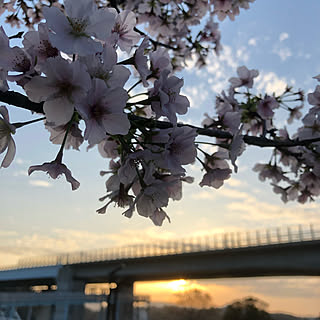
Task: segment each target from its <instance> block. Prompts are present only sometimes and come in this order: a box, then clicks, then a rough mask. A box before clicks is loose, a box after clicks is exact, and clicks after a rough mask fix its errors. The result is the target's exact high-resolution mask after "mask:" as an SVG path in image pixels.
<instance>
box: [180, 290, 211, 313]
mask: <svg viewBox="0 0 320 320" xmlns="http://www.w3.org/2000/svg"><path fill="white" fill-rule="evenodd" d="M175 298H176V304H177V305H179V306H182V307H186V308H196V309H207V308H209V307H210V306H211V305H212V297H211V296H210V294H209V293H207V292H206V291H205V290H202V289H190V290H185V291H182V292H178V293H176V294H175Z"/></svg>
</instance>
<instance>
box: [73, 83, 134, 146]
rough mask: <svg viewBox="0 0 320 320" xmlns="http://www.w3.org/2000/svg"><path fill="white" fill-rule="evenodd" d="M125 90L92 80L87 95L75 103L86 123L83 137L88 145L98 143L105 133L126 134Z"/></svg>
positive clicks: (127, 124) (127, 122)
mask: <svg viewBox="0 0 320 320" xmlns="http://www.w3.org/2000/svg"><path fill="white" fill-rule="evenodd" d="M127 99H128V94H127V92H126V91H125V90H124V89H123V88H120V87H117V88H111V89H110V88H108V87H107V86H106V84H105V82H104V81H102V80H100V79H95V80H93V85H92V89H91V90H90V91H89V93H88V96H87V97H86V98H85V99H84V100H82V101H79V102H78V103H77V104H76V109H77V111H78V112H79V113H80V114H81V116H82V118H83V119H84V121H85V123H86V129H85V132H84V138H85V139H86V140H88V142H89V144H90V145H93V144H98V143H100V142H101V141H102V140H103V139H105V138H106V134H109V135H110V134H111V135H114V134H122V135H124V134H127V133H128V131H129V128H130V122H129V120H128V116H127V115H126V114H125V113H124V111H123V110H124V107H125V105H126V101H127Z"/></svg>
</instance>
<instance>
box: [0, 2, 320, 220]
mask: <svg viewBox="0 0 320 320" xmlns="http://www.w3.org/2000/svg"><path fill="white" fill-rule="evenodd" d="M178 2H179V3H178V5H177V4H175V3H174V2H172V1H169V0H157V1H121V2H118V3H117V4H115V2H105V1H103V0H96V1H92V0H79V1H78V0H65V1H61V2H59V1H50V4H51V6H50V7H48V5H47V3H46V2H45V1H42V0H39V1H38V2H37V3H36V4H35V5H34V6H30V7H28V8H24V9H23V10H22V11H21V12H18V11H16V9H17V8H18V6H19V4H18V2H15V1H10V2H6V3H5V4H4V3H2V7H1V10H2V13H3V10H5V11H7V12H8V11H10V10H11V11H10V12H8V14H9V15H8V16H7V23H10V24H12V25H17V24H20V23H24V24H25V25H26V26H27V27H28V28H29V29H32V28H33V27H34V26H36V25H38V27H37V28H36V27H35V28H34V29H32V30H31V31H29V32H27V33H26V34H25V35H24V36H23V39H22V41H21V42H20V43H21V44H20V45H19V46H13V47H12V46H10V41H11V40H10V39H12V38H19V37H22V35H21V34H17V35H13V36H10V37H8V36H7V35H6V33H5V31H4V29H3V28H2V27H1V28H0V49H1V56H0V101H3V102H4V103H8V104H12V105H14V106H16V107H20V108H24V109H27V110H30V111H32V112H36V113H39V114H44V115H45V118H39V119H36V120H30V121H27V122H20V123H14V124H11V123H10V122H9V115H8V111H7V108H6V107H4V106H3V107H0V113H1V116H0V152H1V153H4V152H5V151H6V155H5V157H4V160H3V161H2V165H1V166H2V167H8V166H9V165H10V164H11V162H12V160H13V158H14V154H15V144H14V141H13V139H12V134H13V133H15V131H16V130H17V129H20V128H21V127H23V126H24V125H26V124H31V123H33V122H36V121H43V120H45V121H44V123H45V125H44V127H45V128H46V129H47V130H48V131H49V133H50V138H49V140H50V142H51V143H53V144H58V145H60V150H59V152H58V155H57V157H56V159H55V160H53V161H51V162H45V163H43V164H42V165H37V166H31V167H30V168H29V174H32V173H33V172H34V171H44V172H47V173H48V174H49V176H51V177H52V178H54V179H56V178H57V177H58V176H60V175H62V174H64V175H65V177H66V179H67V181H68V182H69V183H70V184H71V187H72V189H73V190H75V189H77V188H78V187H79V182H78V181H77V180H75V179H74V178H73V177H72V174H71V171H70V170H69V169H68V168H67V167H66V165H65V164H63V163H62V156H63V152H64V150H66V149H75V150H79V149H80V146H81V145H82V144H83V142H84V140H85V141H87V142H88V144H87V149H90V148H92V149H93V150H92V151H98V153H99V154H100V155H101V156H102V157H103V158H107V160H108V161H109V169H108V170H107V171H101V176H105V175H106V176H107V178H106V183H105V185H106V193H105V195H103V196H102V197H100V199H99V200H100V201H101V202H104V204H103V205H102V207H101V208H99V209H98V210H97V212H98V213H105V212H106V211H107V208H108V206H109V205H110V204H114V205H116V206H118V207H120V208H124V209H123V210H121V212H122V214H123V215H124V216H125V217H128V218H131V217H132V215H133V214H134V212H135V211H137V213H138V214H139V215H140V216H143V217H146V218H148V219H150V220H151V221H152V222H153V223H154V224H155V225H156V226H160V225H162V224H163V222H164V221H165V219H168V220H169V221H170V219H169V217H168V215H167V214H166V212H165V211H164V208H166V207H167V206H168V205H169V201H170V199H171V200H173V201H178V200H180V199H182V195H183V187H182V186H183V182H187V183H191V182H193V181H194V178H192V177H189V176H188V175H187V174H188V169H189V168H188V166H189V165H190V164H193V163H195V162H197V163H198V164H200V166H201V167H202V170H203V177H202V178H201V180H200V183H199V184H200V186H201V187H204V186H208V187H213V188H215V189H218V188H220V187H222V185H223V184H224V181H225V180H227V179H229V178H230V177H231V174H232V172H234V174H236V173H237V170H238V166H237V163H236V162H237V159H238V158H239V157H240V156H241V154H242V152H243V151H244V150H245V148H246V146H247V145H252V146H256V147H261V148H269V149H270V150H271V152H270V159H269V161H268V159H267V160H266V162H265V163H258V164H256V165H255V166H254V168H253V170H254V171H255V172H257V173H258V176H259V179H260V180H262V181H265V180H267V179H268V180H270V182H271V186H272V188H273V190H274V192H275V193H277V194H279V196H280V197H281V199H282V200H283V201H284V202H288V201H294V200H295V201H298V202H300V203H305V202H306V201H308V200H309V201H313V200H314V199H315V198H316V197H318V196H320V164H319V159H320V108H319V107H320V86H319V85H318V86H316V88H315V90H314V91H313V92H311V93H309V94H308V102H309V104H310V105H311V106H312V107H311V108H310V109H309V110H307V111H306V112H304V111H303V110H302V107H303V106H304V94H303V91H302V90H301V89H299V90H295V89H293V88H292V87H289V86H287V87H286V88H285V89H284V90H283V92H282V93H281V94H273V95H267V94H266V93H265V92H258V93H257V92H256V91H257V90H256V88H254V80H255V78H257V76H258V74H259V72H258V70H256V69H248V68H247V67H246V66H240V67H239V68H237V70H236V72H237V77H232V78H230V79H229V87H228V88H225V90H223V91H222V92H221V93H220V94H218V95H217V96H216V101H215V104H214V103H213V106H212V110H210V112H208V113H205V116H204V120H203V121H202V126H200V127H198V126H196V125H191V124H188V123H182V122H180V120H181V118H179V115H185V114H186V113H187V112H188V110H189V107H190V102H189V101H188V99H187V97H186V96H184V95H182V94H181V90H182V87H183V85H184V80H183V79H181V78H179V77H177V76H176V75H175V72H176V71H178V70H182V69H183V68H184V67H186V66H187V62H188V61H189V60H190V59H192V60H193V61H194V62H195V66H196V67H200V66H205V64H206V62H207V58H208V56H209V53H210V52H211V51H213V50H215V51H216V53H219V52H220V51H221V44H220V41H221V33H220V31H219V24H218V23H217V22H215V21H216V18H218V19H219V20H220V21H222V20H224V19H225V18H226V17H228V18H229V19H231V20H233V19H235V17H236V16H237V15H239V14H240V9H241V8H242V9H248V8H249V4H250V3H252V2H254V0H224V1H222V0H210V1H207V0H201V1H189V2H184V1H178ZM0 4H1V3H0ZM44 20H45V21H44ZM199 25H201V26H203V28H202V29H201V30H200V31H199V30H198V31H197V32H194V31H195V30H196V28H199V27H198V26H199ZM222 53H223V52H222ZM13 72H14V74H13ZM314 78H315V79H316V80H318V81H320V76H319V75H318V76H315V77H314ZM226 80H227V79H226ZM8 82H9V84H8ZM10 82H13V83H14V85H17V86H20V88H19V90H21V91H23V90H24V91H25V93H26V95H27V96H25V95H23V94H21V93H19V92H14V91H11V90H9V88H11V83H10ZM148 86H150V87H149V90H147V89H146V87H148ZM288 98H289V99H288ZM280 107H281V110H284V112H287V114H288V117H287V123H288V125H290V124H291V123H292V122H293V120H294V119H296V120H298V119H300V118H302V114H304V117H303V118H302V121H301V124H300V125H296V126H291V127H290V129H289V126H288V128H287V127H283V126H280V125H279V123H278V121H275V120H274V119H275V117H276V114H277V113H278V112H279V111H278V110H279V109H280ZM282 112H283V111H282ZM209 114H210V115H209ZM200 122H201V120H200V121H199V123H200ZM295 128H298V129H297V130H295ZM289 133H290V134H289ZM200 137H202V138H205V139H201V138H200ZM196 139H197V140H196ZM208 145H209V148H212V149H213V150H210V152H209V151H208V150H209V149H207V148H206V147H208ZM95 146H97V148H95ZM231 166H233V170H232V169H231V168H232V167H231Z"/></svg>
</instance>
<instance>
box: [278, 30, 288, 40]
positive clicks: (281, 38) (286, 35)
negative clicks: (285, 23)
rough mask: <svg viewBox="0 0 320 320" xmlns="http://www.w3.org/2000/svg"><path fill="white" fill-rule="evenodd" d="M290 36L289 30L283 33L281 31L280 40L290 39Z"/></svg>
mask: <svg viewBox="0 0 320 320" xmlns="http://www.w3.org/2000/svg"><path fill="white" fill-rule="evenodd" d="M288 38H289V34H288V33H287V32H282V33H280V35H279V41H280V42H282V41H284V40H286V39H288Z"/></svg>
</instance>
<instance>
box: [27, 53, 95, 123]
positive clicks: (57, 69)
mask: <svg viewBox="0 0 320 320" xmlns="http://www.w3.org/2000/svg"><path fill="white" fill-rule="evenodd" d="M43 72H44V73H45V74H46V77H43V76H36V77H34V78H32V79H31V80H30V81H29V82H28V83H27V84H26V85H25V88H24V89H25V91H26V93H27V95H28V97H29V99H30V100H32V101H34V102H41V101H44V105H43V109H44V112H45V115H46V118H47V121H48V122H50V123H53V124H54V125H55V126H60V125H64V124H66V123H67V122H68V121H70V120H71V117H72V115H73V112H74V105H75V102H76V101H78V100H81V99H83V98H84V97H85V95H86V93H87V91H88V90H89V89H90V87H91V80H90V76H89V74H88V73H87V71H86V68H85V66H84V65H83V64H81V63H80V62H79V61H75V62H71V63H70V62H68V61H66V60H64V59H62V58H61V57H57V58H49V59H48V60H47V62H46V65H45V68H43Z"/></svg>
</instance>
